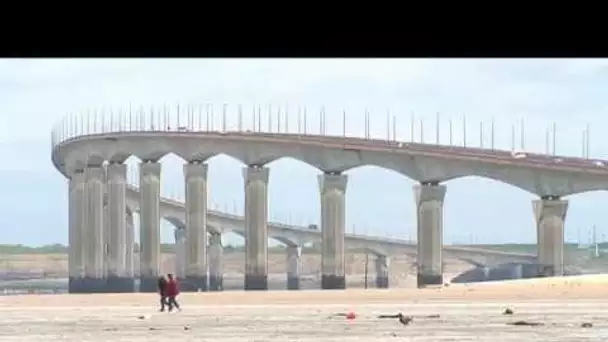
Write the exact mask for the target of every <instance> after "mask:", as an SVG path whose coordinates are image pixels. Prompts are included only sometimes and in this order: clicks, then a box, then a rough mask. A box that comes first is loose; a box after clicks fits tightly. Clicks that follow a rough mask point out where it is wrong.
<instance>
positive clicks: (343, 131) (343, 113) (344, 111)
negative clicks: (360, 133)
mask: <svg viewBox="0 0 608 342" xmlns="http://www.w3.org/2000/svg"><path fill="white" fill-rule="evenodd" d="M342 136H343V137H346V110H344V109H342Z"/></svg>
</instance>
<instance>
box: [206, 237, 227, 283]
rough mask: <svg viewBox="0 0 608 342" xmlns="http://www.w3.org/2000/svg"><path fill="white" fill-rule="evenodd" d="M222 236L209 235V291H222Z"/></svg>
mask: <svg viewBox="0 0 608 342" xmlns="http://www.w3.org/2000/svg"><path fill="white" fill-rule="evenodd" d="M222 254H223V247H222V234H213V233H212V234H211V237H210V239H209V290H211V291H222V290H224V270H223V268H222Z"/></svg>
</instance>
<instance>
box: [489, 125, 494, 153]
mask: <svg viewBox="0 0 608 342" xmlns="http://www.w3.org/2000/svg"><path fill="white" fill-rule="evenodd" d="M490 125H491V126H490V127H491V129H490V134H491V135H490V137H491V138H490V139H491V141H490V144H491V147H492V150H494V118H492V123H491V124H490Z"/></svg>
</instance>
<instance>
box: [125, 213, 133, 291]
mask: <svg viewBox="0 0 608 342" xmlns="http://www.w3.org/2000/svg"><path fill="white" fill-rule="evenodd" d="M125 231H126V232H125V278H126V279H127V280H125V282H126V284H125V290H127V291H128V292H134V291H135V268H134V264H133V263H134V259H135V225H134V224H133V213H132V212H131V211H130V210H128V211H127V212H126V226H125Z"/></svg>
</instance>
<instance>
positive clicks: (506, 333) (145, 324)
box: [0, 276, 608, 342]
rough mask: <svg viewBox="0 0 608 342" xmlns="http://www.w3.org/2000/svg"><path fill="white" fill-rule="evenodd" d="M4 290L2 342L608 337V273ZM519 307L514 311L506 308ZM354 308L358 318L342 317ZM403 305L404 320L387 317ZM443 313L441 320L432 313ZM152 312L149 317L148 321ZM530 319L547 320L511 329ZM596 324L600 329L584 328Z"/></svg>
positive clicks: (0, 306) (0, 318)
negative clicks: (429, 282)
mask: <svg viewBox="0 0 608 342" xmlns="http://www.w3.org/2000/svg"><path fill="white" fill-rule="evenodd" d="M179 299H180V302H181V303H182V305H183V307H184V311H182V312H175V313H170V314H169V313H159V312H157V311H156V310H157V307H156V302H157V297H156V296H155V295H151V294H134V295H122V294H107V295H37V296H36V295H27V296H6V297H0V341H23V342H25V341H231V342H232V341H235V342H236V341H248V342H251V341H282V342H283V341H315V342H326V341H327V342H330V341H341V342H347V341H366V342H367V341H396V340H397V341H414V340H415V341H519V342H522V341H604V340H607V339H608V276H581V277H567V278H552V279H542V280H519V281H510V282H502V283H485V284H476V285H472V284H470V285H451V286H449V287H444V288H436V289H424V290H415V289H394V290H359V289H357V290H346V291H269V292H257V293H254V292H247V293H245V292H224V293H197V294H184V295H182V296H180V298H179ZM506 307H510V308H512V309H513V310H514V311H515V314H514V315H512V316H505V315H502V311H503V310H504V309H505V308H506ZM347 311H353V312H355V313H356V314H357V317H356V319H354V320H351V321H349V320H346V319H345V318H344V317H332V315H333V314H336V313H345V312H347ZM399 311H401V312H403V313H404V314H407V315H413V316H414V322H413V323H411V324H410V325H408V326H403V325H401V324H400V323H399V322H398V321H397V320H396V319H378V318H377V317H376V316H377V315H379V314H393V313H396V312H399ZM427 315H440V317H439V318H428V317H423V316H427ZM142 317H143V319H142ZM516 320H526V321H534V322H540V323H544V324H545V325H544V326H538V327H528V326H510V325H507V323H508V322H513V321H516ZM583 322H590V323H592V324H593V327H591V328H582V327H580V325H581V323H583Z"/></svg>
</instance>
